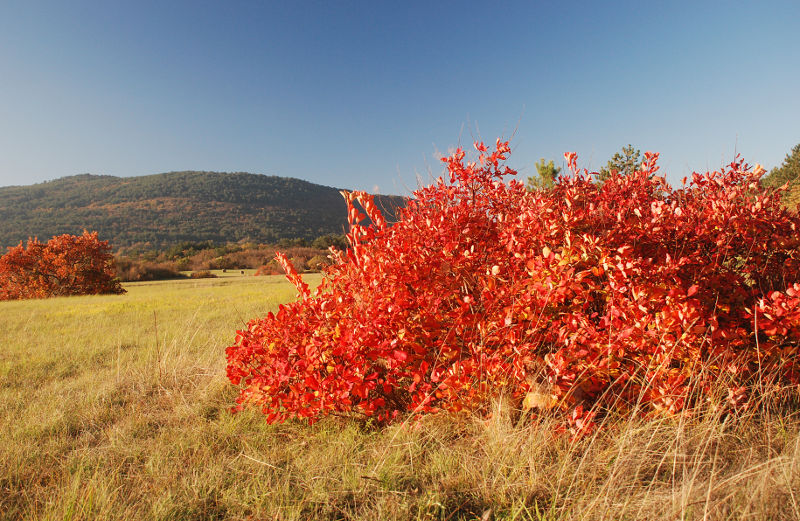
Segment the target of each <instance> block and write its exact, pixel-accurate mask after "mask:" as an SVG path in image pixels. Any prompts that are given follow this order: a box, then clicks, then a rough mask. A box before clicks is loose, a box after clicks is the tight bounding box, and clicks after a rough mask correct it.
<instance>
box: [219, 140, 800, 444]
mask: <svg viewBox="0 0 800 521" xmlns="http://www.w3.org/2000/svg"><path fill="white" fill-rule="evenodd" d="M476 148H477V149H478V151H479V152H480V157H479V159H478V161H477V162H476V163H468V164H465V162H464V156H465V154H464V152H463V151H462V150H458V151H457V152H456V153H455V154H454V155H453V156H451V157H449V158H446V159H444V161H445V162H446V164H447V169H448V172H449V180H443V179H441V178H440V179H439V180H438V181H437V182H436V183H435V184H433V185H432V186H429V187H426V188H422V189H420V190H419V191H417V192H416V193H415V200H413V201H412V202H410V203H409V205H408V206H407V208H405V209H404V210H402V211H401V212H400V220H399V222H397V223H396V224H394V225H393V226H391V227H389V226H387V225H386V223H385V221H384V220H383V218H382V216H381V215H380V212H379V211H378V210H377V209H376V208H375V205H374V204H373V201H372V198H371V197H370V196H369V195H367V194H365V193H361V192H355V193H344V195H345V198H346V200H347V204H348V208H349V220H350V223H351V230H350V233H349V234H348V239H349V240H350V243H351V248H350V249H349V250H347V252H346V253H344V254H343V253H334V255H335V256H336V258H335V263H334V265H333V266H331V267H330V268H329V269H328V271H327V274H326V277H325V279H324V280H323V283H322V285H321V286H320V287H319V288H318V289H317V290H316V292H314V293H313V295H312V294H311V293H310V292H309V291H308V289H307V288H306V287H305V286H304V284H303V283H302V281H301V280H300V277H299V276H298V275H297V274H296V273H294V271H293V269H292V267H291V265H290V264H289V263H288V262H286V259H285V258H279V260H281V262H282V264H283V265H284V267H285V268H286V269H287V272H288V274H289V278H290V280H292V281H293V282H295V283H296V284H297V286H298V289H299V290H300V296H301V299H300V300H298V301H297V302H294V303H291V304H288V305H284V306H281V307H280V309H279V310H278V312H277V313H275V314H272V313H270V314H269V315H268V316H267V317H266V318H263V319H257V320H253V321H251V322H250V323H249V324H248V327H247V329H245V330H243V331H239V332H238V334H237V337H236V342H235V344H234V345H232V346H230V347H228V348H227V357H228V377H229V378H230V380H231V381H232V382H233V383H234V384H237V385H240V386H241V394H240V396H239V398H238V400H237V401H238V403H239V406H238V407H239V408H241V407H243V406H245V405H249V404H252V405H255V406H258V407H261V408H262V409H263V412H264V413H265V414H266V415H267V420H268V421H270V422H272V421H283V420H285V419H288V418H294V417H300V418H308V419H309V421H313V420H314V419H317V418H319V417H320V416H322V415H326V414H331V413H345V414H352V413H359V414H364V415H368V416H372V415H375V416H376V417H377V419H378V420H381V421H385V420H390V419H392V418H394V417H396V416H397V415H398V414H400V413H403V412H407V411H425V412H432V411H438V410H449V411H458V410H462V409H468V410H475V409H479V408H481V407H483V406H484V405H485V404H486V403H487V399H488V398H489V397H490V396H492V395H496V394H499V393H504V394H505V395H507V396H508V395H511V396H516V397H517V398H519V399H521V398H522V397H523V396H524V395H525V394H526V393H527V392H529V391H531V390H533V389H539V388H540V385H539V383H540V382H542V381H543V380H544V379H546V380H547V381H548V387H549V388H550V392H551V393H552V397H551V399H552V402H553V403H557V404H558V407H560V408H561V409H562V410H564V411H565V412H568V413H569V414H568V415H567V416H566V418H567V421H568V422H569V423H570V425H571V427H572V429H573V431H577V432H587V431H588V430H590V429H591V428H592V422H591V418H592V415H593V414H594V412H587V411H597V410H609V409H617V410H625V409H627V408H630V407H632V406H633V405H635V404H638V405H642V406H644V408H645V410H650V411H666V412H677V411H680V410H682V409H683V408H685V407H687V406H689V405H691V404H690V403H688V402H687V400H689V397H690V396H697V395H698V394H702V393H703V392H704V391H708V390H709V389H710V384H711V383H712V382H713V381H714V380H716V379H719V378H720V377H722V376H725V377H729V378H730V381H732V382H733V384H732V386H731V397H732V398H731V401H732V403H733V404H734V405H736V404H742V403H746V401H747V397H748V396H749V393H750V391H751V390H752V389H753V386H754V385H755V384H754V382H755V380H756V379H757V378H758V375H763V374H766V372H770V374H773V375H776V376H777V378H778V382H777V383H791V384H793V385H794V384H796V383H797V372H796V371H797V370H796V367H795V361H794V360H795V358H796V357H795V355H796V353H797V346H798V340H799V339H800V298H798V297H800V285H797V283H798V282H800V281H798V267H800V265H799V262H800V251H799V250H798V246H800V239H798V231H797V230H798V225H800V218H798V215H797V214H796V213H792V212H789V211H787V210H786V209H784V208H783V207H782V206H781V204H780V201H779V194H777V193H774V192H762V191H760V190H759V188H758V184H757V181H758V178H759V177H760V175H761V174H762V173H763V170H762V169H760V167H759V168H757V169H756V170H755V171H753V170H751V169H750V168H749V167H748V166H747V165H746V164H744V163H742V162H740V161H737V162H735V163H733V164H731V165H730V166H729V167H727V168H726V169H724V170H723V171H721V172H712V173H708V174H705V175H699V174H693V179H692V182H691V184H690V185H689V186H686V183H685V181H684V186H683V187H682V188H681V189H678V190H673V189H672V188H670V187H669V186H668V185H667V184H666V182H665V181H664V179H663V178H661V177H658V176H657V175H656V172H657V170H658V167H657V166H656V159H657V157H658V155H657V154H651V153H648V154H646V159H645V163H644V165H643V167H642V170H641V171H638V172H635V173H632V174H630V175H627V176H619V175H612V176H611V178H610V179H608V181H606V182H605V183H604V184H602V185H597V184H595V183H594V182H593V181H592V178H591V176H590V175H589V174H588V172H587V171H585V170H583V171H579V170H578V169H577V166H576V164H575V160H576V156H575V154H567V159H568V162H569V166H570V169H571V170H572V172H573V175H572V177H568V178H565V179H561V180H560V181H559V182H558V183H557V184H556V186H555V187H554V188H553V189H552V190H546V191H537V192H527V191H526V190H525V187H524V186H523V184H522V183H520V182H518V181H515V180H512V181H510V182H509V183H507V184H506V183H504V182H502V180H503V177H505V176H507V175H514V174H515V172H514V171H512V170H510V169H509V168H507V167H505V166H502V164H501V161H502V160H504V159H505V156H506V154H507V153H508V152H509V147H508V143H501V142H499V141H498V143H497V147H496V150H495V151H494V152H491V153H488V152H487V150H486V147H485V146H484V145H483V144H482V143H478V144H476ZM355 201H358V202H359V203H360V204H361V205H362V207H363V208H364V210H365V212H366V214H367V216H368V217H369V218H370V219H371V221H372V223H373V224H371V225H369V226H362V225H360V224H358V223H360V222H362V221H363V220H364V219H365V218H366V217H367V216H365V215H363V214H361V212H360V211H359V210H358V209H357V208H356V206H355V204H354V203H355ZM761 383H762V384H763V382H761ZM690 390H694V391H699V393H698V392H694V393H690Z"/></svg>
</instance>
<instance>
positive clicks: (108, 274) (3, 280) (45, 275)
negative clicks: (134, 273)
mask: <svg viewBox="0 0 800 521" xmlns="http://www.w3.org/2000/svg"><path fill="white" fill-rule="evenodd" d="M99 293H125V290H124V289H122V286H121V285H120V283H119V281H118V280H117V279H116V278H115V270H114V257H113V256H112V255H111V247H110V246H109V245H108V241H101V240H99V239H98V238H97V232H92V233H89V232H88V231H85V232H83V235H80V236H76V235H59V236H56V237H53V238H52V239H50V240H49V241H47V243H46V244H44V243H41V242H39V241H38V240H37V239H29V240H28V243H27V245H26V246H23V245H22V243H21V242H20V243H19V245H18V246H15V247H13V248H9V249H8V252H7V253H6V254H5V255H3V256H2V257H0V300H13V299H26V298H46V297H52V296H59V295H87V294H99Z"/></svg>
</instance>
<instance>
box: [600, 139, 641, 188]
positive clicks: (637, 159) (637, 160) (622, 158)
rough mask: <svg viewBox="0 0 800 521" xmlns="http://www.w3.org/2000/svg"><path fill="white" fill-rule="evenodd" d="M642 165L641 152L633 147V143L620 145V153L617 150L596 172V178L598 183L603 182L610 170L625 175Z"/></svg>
mask: <svg viewBox="0 0 800 521" xmlns="http://www.w3.org/2000/svg"><path fill="white" fill-rule="evenodd" d="M641 166H642V157H641V152H640V151H639V150H638V149H635V148H633V145H630V144H629V145H628V146H626V147H622V153H621V154H620V153H619V152H617V153H616V154H614V157H612V158H611V160H610V161H609V162H608V163H606V166H604V167H602V168H601V169H600V171H599V172H598V177H597V180H598V181H599V182H600V183H603V182H605V180H606V179H608V178H609V177H610V176H611V173H612V172H619V174H620V175H627V174H630V173H631V172H635V171H636V170H638V169H639V168H640V167H641Z"/></svg>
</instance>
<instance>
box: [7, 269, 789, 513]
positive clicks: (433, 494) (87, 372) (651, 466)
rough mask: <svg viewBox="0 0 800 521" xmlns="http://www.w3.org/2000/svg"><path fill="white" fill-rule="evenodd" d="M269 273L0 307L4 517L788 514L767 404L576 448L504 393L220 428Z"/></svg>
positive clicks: (228, 421) (604, 434) (783, 460)
mask: <svg viewBox="0 0 800 521" xmlns="http://www.w3.org/2000/svg"><path fill="white" fill-rule="evenodd" d="M279 281H280V279H279V278H271V277H269V278H263V277H238V278H237V277H228V278H220V279H209V280H202V281H176V282H166V283H142V284H131V285H128V286H126V287H127V289H128V290H129V294H128V295H124V296H109V297H77V298H76V297H73V298H62V299H52V300H46V301H27V302H3V303H0V343H1V344H2V346H3V349H2V351H0V422H2V430H0V519H42V520H44V519H47V520H51V519H52V520H56V519H58V520H80V519H165V520H166V519H170V520H172V519H178V520H180V519H185V520H189V519H281V520H290V519H331V520H333V519H363V520H367V519H369V520H372V519H420V520H423V519H439V520H446V519H452V520H455V519H481V518H485V519H489V518H494V519H509V520H510V519H517V520H568V519H569V520H571V519H586V520H595V519H597V520H602V519H608V520H612V519H613V520H621V519H630V520H639V519H648V520H649V519H653V520H670V521H672V520H678V519H687V520H689V519H712V520H723V519H730V520H734V519H737V520H738V519H800V420H798V419H797V417H795V416H794V415H793V414H791V413H790V412H788V411H786V410H783V411H781V410H780V409H775V410H772V409H769V408H768V407H766V406H764V407H760V408H757V409H756V410H753V411H751V412H750V413H748V414H744V415H740V416H725V417H723V416H721V415H720V414H717V413H713V412H712V411H713V409H712V408H709V409H707V410H706V411H705V412H704V413H703V414H698V415H696V416H694V417H692V418H666V419H658V420H642V419H631V418H617V419H613V420H607V421H606V423H605V425H604V428H603V429H602V430H601V431H600V432H599V433H598V434H597V435H596V436H594V437H593V438H589V439H584V440H580V441H576V442H571V441H570V440H569V439H568V438H567V437H565V436H559V435H554V434H553V429H552V427H553V425H552V420H550V419H548V418H539V419H538V420H536V421H530V420H526V419H524V418H523V419H522V420H521V421H520V420H516V419H515V420H513V421H512V418H513V417H514V415H513V414H511V411H509V410H508V409H507V408H504V407H503V406H502V403H503V402H502V401H498V402H497V405H496V406H495V411H494V413H493V415H492V417H491V418H490V419H488V420H483V419H480V418H447V417H443V416H442V417H436V416H434V417H428V418H424V419H423V420H421V421H415V420H413V419H412V420H411V421H409V422H407V423H405V424H399V425H393V426H390V427H388V428H386V429H383V430H378V429H373V428H371V427H370V426H369V425H362V424H358V423H355V422H352V421H346V420H340V419H329V420H326V421H322V422H320V423H318V424H316V425H314V426H313V427H308V426H305V425H299V424H286V425H280V426H268V425H265V424H264V422H263V419H262V418H261V417H260V416H259V415H258V414H256V413H252V412H246V413H243V414H239V415H236V416H231V415H230V414H229V413H228V408H229V406H230V404H231V402H232V400H233V398H234V396H235V389H233V388H232V387H231V386H230V385H229V384H228V383H227V381H226V379H225V376H224V354H223V351H222V349H223V348H224V346H226V345H228V343H230V342H231V340H232V337H233V333H234V331H235V330H236V328H238V327H240V326H241V325H242V324H243V322H244V321H245V320H246V319H247V318H250V317H254V316H258V315H261V314H263V313H264V312H266V311H267V310H268V309H273V308H274V307H275V306H276V305H277V303H278V302H280V301H286V300H289V299H291V298H292V295H293V293H294V292H293V290H292V288H290V287H289V286H288V285H286V284H284V283H282V282H279ZM156 338H158V341H157V342H156Z"/></svg>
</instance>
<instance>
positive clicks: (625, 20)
mask: <svg viewBox="0 0 800 521" xmlns="http://www.w3.org/2000/svg"><path fill="white" fill-rule="evenodd" d="M798 21H800V2H798V1H797V0H787V1H785V2H777V1H775V2H771V1H762V2H755V1H753V2H736V1H720V2H703V1H696V0H695V1H688V2H677V1H676V2H649V1H646V2H643V1H632V2H613V1H603V2H601V1H597V2H578V1H573V2H553V1H547V2H534V1H528V2H502V1H498V2H486V3H467V2H436V1H429V2H410V1H404V2H378V1H364V2H346V1H338V0H337V1H333V0H329V1H322V2H305V1H296V2H295V1H293V2H285V1H281V2H258V1H250V2H234V1H224V2H221V1H213V2H212V1H209V2H201V1H187V2H178V1H174V2H170V1H164V0H159V1H152V2H150V1H141V0H137V1H135V2H120V1H97V2H84V1H80V0H70V1H59V2H47V1H38V0H33V1H31V0H22V1H16V0H4V1H2V2H0V186H5V185H14V184H30V183H34V182H40V181H44V180H48V179H55V178H58V177H63V176H67V175H74V174H79V173H86V172H89V173H93V174H109V175H117V176H132V175H146V174H153V173H159V172H167V171H173V170H217V171H248V172H254V173H263V174H269V175H280V176H287V177H298V178H301V179H306V180H309V181H312V182H316V183H320V184H325V185H329V186H335V187H340V188H352V189H366V190H374V189H377V190H379V191H380V192H381V193H395V194H405V193H408V191H409V189H413V188H415V187H416V185H417V176H418V175H419V176H421V177H422V178H423V180H427V179H428V178H429V175H430V173H432V174H433V175H434V176H438V175H439V174H440V173H441V170H442V168H441V164H440V163H439V161H438V159H437V158H438V157H439V156H440V155H442V154H444V153H446V152H447V151H448V150H449V149H451V148H453V147H455V146H457V145H459V144H462V145H465V146H470V145H471V143H472V141H473V140H474V139H475V138H476V137H481V138H482V139H484V140H486V141H487V142H494V140H495V139H496V138H497V137H503V138H511V139H512V148H513V154H512V155H511V158H510V160H509V165H510V166H512V167H514V168H516V169H518V170H519V171H520V172H521V174H522V175H523V176H527V175H531V173H532V172H534V171H535V168H534V166H533V165H534V163H535V162H536V161H537V160H538V159H539V158H541V157H544V158H547V159H554V160H556V162H557V164H560V163H563V153H564V152H565V151H575V152H577V153H578V156H579V163H580V164H581V165H582V166H588V167H590V168H593V169H596V168H599V167H600V166H602V165H604V164H605V162H606V161H607V160H608V159H609V158H610V157H611V156H612V155H613V154H614V152H616V151H618V150H619V149H620V148H621V147H622V146H623V145H626V144H627V143H632V144H633V145H635V146H636V147H637V148H639V149H641V150H642V151H645V150H653V151H657V152H660V153H661V165H662V171H664V172H666V173H667V175H668V179H669V180H670V181H671V182H677V181H678V180H679V179H680V178H682V177H683V176H684V175H688V174H690V173H691V172H692V171H693V170H697V171H706V170H708V169H715V168H718V167H719V166H721V165H722V164H723V163H728V162H730V161H731V159H732V158H733V156H734V154H735V153H736V152H737V151H738V152H739V153H741V154H742V155H743V156H744V158H745V159H746V160H747V161H749V162H751V163H756V162H758V163H761V164H763V165H764V166H765V167H767V168H772V167H774V166H777V165H778V164H780V163H781V162H782V161H783V159H784V157H785V155H786V154H787V153H788V152H789V151H790V149H791V147H793V146H794V145H796V144H797V143H800V94H798V93H800V29H798V27H800V26H798Z"/></svg>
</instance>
